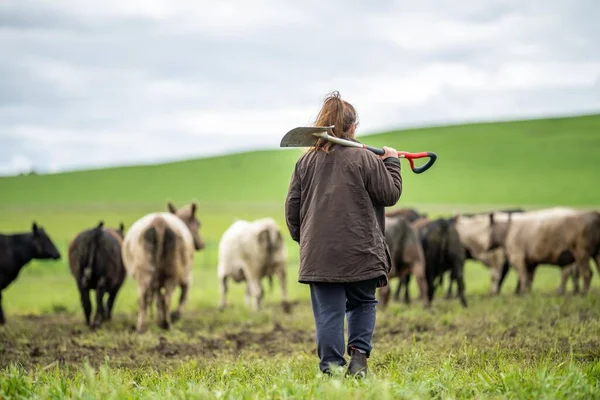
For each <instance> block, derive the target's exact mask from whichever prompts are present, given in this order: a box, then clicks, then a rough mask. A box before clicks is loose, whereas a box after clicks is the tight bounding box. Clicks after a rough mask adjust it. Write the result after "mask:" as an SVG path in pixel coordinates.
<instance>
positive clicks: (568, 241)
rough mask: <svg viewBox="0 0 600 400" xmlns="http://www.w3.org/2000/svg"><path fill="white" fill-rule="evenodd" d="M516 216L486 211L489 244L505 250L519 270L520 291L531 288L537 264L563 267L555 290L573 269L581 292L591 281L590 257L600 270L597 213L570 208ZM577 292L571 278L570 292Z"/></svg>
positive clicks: (562, 289) (561, 288) (599, 219)
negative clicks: (578, 278)
mask: <svg viewBox="0 0 600 400" xmlns="http://www.w3.org/2000/svg"><path fill="white" fill-rule="evenodd" d="M550 211H554V212H553V213H552V212H548V211H546V212H545V213H538V214H533V215H529V216H524V217H523V216H522V217H520V218H512V219H504V218H503V216H502V215H500V216H497V215H495V214H494V213H491V214H490V215H489V227H490V228H489V232H490V248H497V247H501V248H503V249H504V250H505V251H506V254H507V257H508V259H509V262H510V263H511V265H512V266H513V267H514V268H515V270H516V271H517V272H518V274H519V281H520V290H519V293H520V294H523V293H526V292H529V291H530V290H531V285H532V282H533V278H534V274H535V269H536V267H537V266H538V265H540V264H551V265H557V266H559V267H561V268H562V269H563V271H562V274H561V283H560V286H559V288H558V289H557V292H558V294H564V292H565V288H566V281H567V279H568V276H569V275H570V274H572V273H573V272H574V271H573V270H576V271H577V273H578V274H581V275H582V276H583V284H584V287H583V291H582V292H581V294H582V295H585V294H587V292H588V290H589V287H590V283H591V278H592V276H591V270H590V267H589V261H590V258H592V259H593V260H594V262H595V263H596V267H597V269H598V272H599V273H600V213H598V212H596V211H579V210H572V209H560V208H559V209H555V210H552V209H551V210H550ZM577 292H579V283H578V280H577V278H575V279H574V287H573V293H577Z"/></svg>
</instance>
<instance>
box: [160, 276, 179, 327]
mask: <svg viewBox="0 0 600 400" xmlns="http://www.w3.org/2000/svg"><path fill="white" fill-rule="evenodd" d="M176 287H177V282H176V281H174V280H173V279H168V280H167V281H165V282H164V286H163V287H162V288H161V289H160V290H159V291H158V298H157V305H158V326H159V327H161V328H162V329H165V330H167V329H170V328H171V314H170V312H169V311H170V310H171V299H172V297H173V292H174V291H175V288H176Z"/></svg>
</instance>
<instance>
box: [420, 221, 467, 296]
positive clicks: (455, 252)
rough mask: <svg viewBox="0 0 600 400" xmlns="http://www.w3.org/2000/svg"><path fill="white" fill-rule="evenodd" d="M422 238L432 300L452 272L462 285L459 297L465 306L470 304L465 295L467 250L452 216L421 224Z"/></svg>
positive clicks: (454, 278)
mask: <svg viewBox="0 0 600 400" xmlns="http://www.w3.org/2000/svg"><path fill="white" fill-rule="evenodd" d="M417 229H418V232H419V238H420V240H421V245H422V247H423V253H424V254H425V271H426V275H427V285H428V290H429V293H428V296H429V301H432V300H433V294H434V292H435V289H436V287H437V286H438V285H439V284H440V283H441V280H442V276H443V275H444V274H445V273H446V272H449V273H450V279H451V280H455V281H456V282H457V284H458V297H459V298H460V302H461V304H462V305H463V307H467V300H466V298H465V281H464V264H465V249H464V247H463V245H462V244H461V242H460V238H459V236H458V232H457V231H456V228H455V226H454V222H453V220H452V219H444V218H438V219H436V220H433V221H428V222H425V221H424V223H423V224H420V225H419V226H418V227H417Z"/></svg>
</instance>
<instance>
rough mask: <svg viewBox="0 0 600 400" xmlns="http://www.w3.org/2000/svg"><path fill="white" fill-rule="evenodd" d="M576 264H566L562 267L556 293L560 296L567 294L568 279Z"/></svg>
mask: <svg viewBox="0 0 600 400" xmlns="http://www.w3.org/2000/svg"><path fill="white" fill-rule="evenodd" d="M573 266H574V265H565V266H564V267H562V269H561V271H560V285H559V286H558V288H557V289H556V294H557V295H558V296H562V295H564V294H565V292H566V290H567V281H568V280H569V276H571V274H572V267H573Z"/></svg>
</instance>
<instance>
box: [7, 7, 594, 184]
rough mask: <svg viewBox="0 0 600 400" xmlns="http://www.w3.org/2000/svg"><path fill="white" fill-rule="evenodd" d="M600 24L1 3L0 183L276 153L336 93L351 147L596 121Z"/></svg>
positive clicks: (485, 14)
mask: <svg viewBox="0 0 600 400" xmlns="http://www.w3.org/2000/svg"><path fill="white" fill-rule="evenodd" d="M599 9H600V6H599V5H598V4H597V3H596V2H595V1H593V0H589V1H588V0H582V1H580V2H577V3H576V4H574V3H572V2H568V1H567V0H557V1H553V2H550V3H548V2H542V1H541V0H533V1H531V2H527V3H523V2H520V1H517V0H490V1H486V2H480V1H475V0H468V1H461V2H458V3H457V2H455V1H450V0H424V1H422V2H404V1H392V0H389V1H387V0H386V1H379V2H370V3H364V2H358V1H342V0H334V1H331V2H326V3H323V2H318V1H316V0H307V1H303V2H293V1H291V0H290V1H275V0H260V1H257V2H242V1H232V0H230V1H222V2H208V1H191V0H187V1H179V2H168V1H141V0H140V1H121V0H119V1H117V0H109V1H103V2H100V1H90V2H87V3H86V6H85V7H82V6H81V5H80V3H79V2H75V1H74V0H69V1H62V2H40V1H38V0H28V1H22V2H18V3H15V2H10V3H8V2H6V3H1V4H0V25H1V26H3V29H1V30H0V52H2V54H3V63H2V64H0V165H2V167H1V168H2V169H1V170H0V173H3V174H5V173H9V172H11V171H12V172H16V171H17V170H18V168H22V167H24V166H25V164H19V163H20V162H21V161H22V160H23V159H25V158H26V159H28V160H35V163H34V165H33V167H34V168H36V169H39V170H58V171H60V170H65V169H71V168H83V167H86V166H101V165H114V164H132V163H136V162H152V161H157V160H164V159H174V158H178V157H191V156H200V155H208V154H215V153H221V152H226V151H231V150H236V151H237V150H242V149H249V148H257V147H268V148H275V147H277V146H278V143H279V140H280V138H281V136H282V135H283V134H284V133H285V132H286V131H287V130H289V129H291V128H293V127H294V126H298V125H303V124H310V123H312V121H313V119H314V118H315V116H316V114H317V112H318V109H319V106H320V104H321V101H322V99H323V97H324V95H325V94H326V93H328V92H330V91H332V90H340V92H341V93H342V96H343V97H345V98H346V99H348V100H349V101H351V102H352V103H353V104H354V105H355V106H356V107H357V109H358V111H359V114H360V117H361V126H360V131H361V132H363V133H368V132H373V131H376V130H378V129H390V128H394V127H401V126H409V125H416V124H431V123H439V122H441V121H443V122H454V121H468V120H481V119H492V118H493V119H496V118H500V119H504V118H506V117H520V116H523V117H531V116H542V115H551V114H563V113H576V112H590V111H598V110H600V97H599V95H598V94H597V93H600V87H599V86H600V85H599V81H600V45H599V44H598V42H597V40H596V39H595V38H597V37H598V34H600V28H599V27H598V24H597V21H596V19H595V18H594V17H593V16H594V14H595V13H594V12H593V11H598V10H599ZM596 14H597V13H596ZM132 149H135V151H132ZM17 155H19V157H23V158H22V159H21V161H19V162H16V161H14V157H16V156H17Z"/></svg>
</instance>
